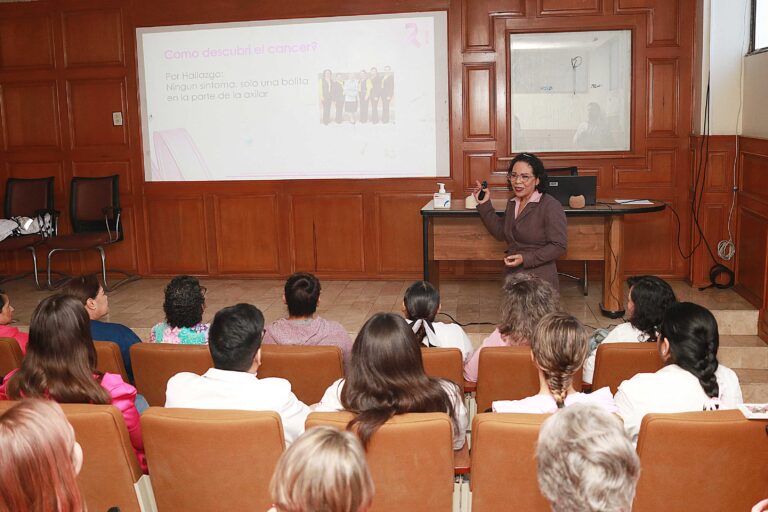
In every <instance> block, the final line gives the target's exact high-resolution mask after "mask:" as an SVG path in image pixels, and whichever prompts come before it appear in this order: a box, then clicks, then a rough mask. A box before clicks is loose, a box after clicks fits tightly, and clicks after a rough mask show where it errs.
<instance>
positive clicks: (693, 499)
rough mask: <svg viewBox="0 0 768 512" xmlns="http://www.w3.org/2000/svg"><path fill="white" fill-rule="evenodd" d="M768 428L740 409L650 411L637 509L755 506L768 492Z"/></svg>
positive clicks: (641, 447) (642, 437)
mask: <svg viewBox="0 0 768 512" xmlns="http://www.w3.org/2000/svg"><path fill="white" fill-rule="evenodd" d="M766 429H768V420H748V419H746V418H744V416H743V415H742V414H741V412H739V411H736V410H732V411H712V412H703V411H702V412H688V413H676V414H646V415H645V417H644V418H643V422H642V423H641V425H640V434H639V437H638V441H637V453H638V455H639V456H640V467H641V468H642V471H641V472H640V481H639V482H638V485H637V493H636V495H635V505H634V507H633V508H632V510H634V511H636V512H647V511H652V510H750V509H751V507H752V506H753V505H754V504H755V503H757V502H758V501H760V500H762V499H764V498H765V497H766V496H768V463H766V461H768V431H767V430H766Z"/></svg>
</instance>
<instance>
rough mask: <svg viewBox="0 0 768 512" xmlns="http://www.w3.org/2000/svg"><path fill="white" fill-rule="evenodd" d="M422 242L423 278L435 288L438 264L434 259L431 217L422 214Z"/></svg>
mask: <svg viewBox="0 0 768 512" xmlns="http://www.w3.org/2000/svg"><path fill="white" fill-rule="evenodd" d="M421 219H422V237H423V240H422V243H423V259H424V262H423V264H424V280H425V281H428V282H430V283H432V284H433V285H434V287H435V288H438V289H439V288H440V264H439V262H437V261H435V253H434V242H435V240H434V232H433V229H432V225H433V224H432V219H431V218H429V217H426V216H422V217H421Z"/></svg>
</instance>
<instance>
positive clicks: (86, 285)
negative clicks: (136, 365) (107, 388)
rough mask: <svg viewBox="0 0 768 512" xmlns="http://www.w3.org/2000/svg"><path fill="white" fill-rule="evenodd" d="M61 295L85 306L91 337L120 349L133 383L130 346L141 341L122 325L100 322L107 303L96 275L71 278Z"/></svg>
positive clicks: (107, 309)
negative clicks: (89, 322) (68, 296)
mask: <svg viewBox="0 0 768 512" xmlns="http://www.w3.org/2000/svg"><path fill="white" fill-rule="evenodd" d="M62 293H64V294H67V295H72V296H74V297H75V298H77V299H78V300H79V301H80V302H82V303H83V306H85V311H86V312H87V313H88V317H90V319H91V336H93V339H94V340H98V341H113V342H115V343H117V344H118V346H119V347H120V354H121V355H122V356H123V363H124V364H125V370H126V371H127V372H128V378H129V379H130V380H131V381H133V367H132V366H131V350H130V349H131V345H133V344H135V343H140V342H141V339H140V338H139V337H138V336H136V333H134V332H133V331H132V330H130V329H129V328H128V327H126V326H124V325H122V324H116V323H112V322H102V321H101V320H100V318H103V317H104V316H105V315H107V314H109V301H108V300H107V294H106V293H104V288H103V287H102V286H101V285H100V284H99V280H98V279H97V278H96V274H88V275H82V276H78V277H73V278H72V279H70V280H69V281H67V284H66V285H65V286H64V288H63V289H62Z"/></svg>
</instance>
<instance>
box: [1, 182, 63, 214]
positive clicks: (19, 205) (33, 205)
mask: <svg viewBox="0 0 768 512" xmlns="http://www.w3.org/2000/svg"><path fill="white" fill-rule="evenodd" d="M52 209H53V177H50V178H34V179H22V178H8V181H6V183H5V218H6V219H9V218H11V217H34V216H35V212H37V211H38V210H52Z"/></svg>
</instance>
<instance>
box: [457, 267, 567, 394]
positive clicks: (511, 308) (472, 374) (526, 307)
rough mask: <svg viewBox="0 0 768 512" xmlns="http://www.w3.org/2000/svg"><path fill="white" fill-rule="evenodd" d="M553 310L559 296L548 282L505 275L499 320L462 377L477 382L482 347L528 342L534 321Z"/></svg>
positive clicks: (521, 273)
mask: <svg viewBox="0 0 768 512" xmlns="http://www.w3.org/2000/svg"><path fill="white" fill-rule="evenodd" d="M554 311H560V295H559V294H558V293H557V290H555V289H554V288H553V287H552V285H551V284H549V283H548V282H547V281H544V280H543V279H541V278H540V277H537V276H535V275H533V274H528V273H525V272H518V273H515V274H508V275H507V277H506V278H505V279H504V285H503V286H502V289H501V322H499V324H498V325H497V326H496V330H495V331H493V333H491V335H490V336H488V337H487V338H485V339H484V340H483V343H482V345H480V346H479V347H478V348H477V350H475V352H474V353H473V354H472V356H471V357H470V358H469V360H468V361H467V362H466V364H465V365H464V379H465V380H468V381H469V382H477V374H478V370H479V367H480V352H481V351H482V350H483V349H484V348H487V347H509V346H527V345H530V344H531V336H532V335H533V330H534V329H535V328H536V324H538V323H539V320H541V317H543V316H544V315H546V314H547V313H552V312H554Z"/></svg>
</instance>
